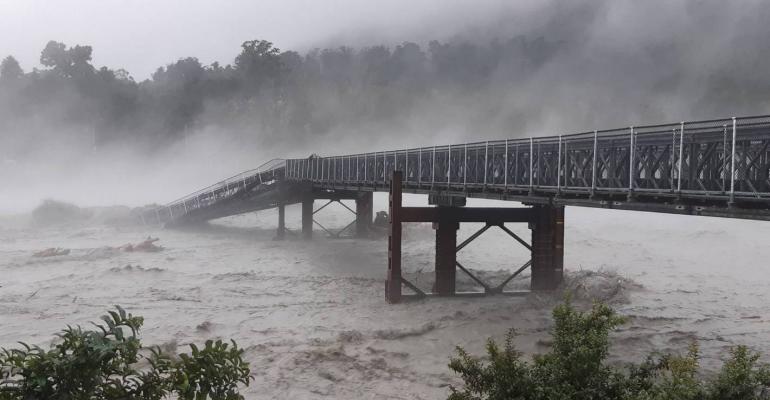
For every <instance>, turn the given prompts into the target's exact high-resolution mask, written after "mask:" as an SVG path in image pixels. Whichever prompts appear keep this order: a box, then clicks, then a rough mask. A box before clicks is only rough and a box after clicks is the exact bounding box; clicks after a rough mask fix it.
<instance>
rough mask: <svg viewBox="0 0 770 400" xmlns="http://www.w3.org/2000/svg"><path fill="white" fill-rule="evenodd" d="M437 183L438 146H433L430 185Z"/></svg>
mask: <svg viewBox="0 0 770 400" xmlns="http://www.w3.org/2000/svg"><path fill="white" fill-rule="evenodd" d="M435 183H436V146H433V161H432V162H431V178H430V187H433V185H434V184H435Z"/></svg>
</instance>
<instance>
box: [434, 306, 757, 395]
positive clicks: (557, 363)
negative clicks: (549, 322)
mask: <svg viewBox="0 0 770 400" xmlns="http://www.w3.org/2000/svg"><path fill="white" fill-rule="evenodd" d="M553 318H554V327H553V328H552V330H551V334H552V336H553V345H552V348H551V350H550V351H549V352H547V353H545V354H540V355H535V356H534V357H533V359H532V361H527V360H525V359H523V358H522V354H521V353H520V352H518V351H517V350H516V349H515V347H514V346H513V339H514V337H515V332H514V331H511V332H510V333H509V335H508V336H507V337H506V340H505V345H504V347H503V348H502V349H501V348H500V347H499V346H498V344H497V343H496V342H494V341H493V340H491V339H490V340H489V341H488V342H487V346H486V352H487V357H486V359H484V360H482V359H480V358H477V357H474V356H471V355H469V354H468V353H467V352H466V351H465V350H464V349H462V348H460V347H458V348H457V356H456V357H454V358H452V359H451V360H450V363H449V368H450V369H452V370H453V371H454V372H456V373H457V374H459V376H460V377H461V379H462V380H463V383H464V385H463V388H462V389H461V390H458V389H457V388H454V387H452V388H451V391H452V393H451V394H450V396H449V399H450V400H503V399H505V400H517V399H521V400H525V399H526V400H564V399H572V400H589V399H610V400H612V399H617V400H696V399H697V400H701V399H703V400H738V399H741V400H759V399H770V393H768V390H767V388H768V386H769V385H770V368H768V366H766V365H762V364H759V363H758V360H759V355H758V354H755V353H751V352H750V351H749V350H748V348H746V347H745V346H737V347H735V348H733V349H732V350H731V352H730V358H729V359H728V360H727V361H726V362H725V363H724V365H723V367H722V369H721V370H720V371H719V373H718V374H716V375H715V376H714V377H712V378H710V379H704V378H703V377H702V374H701V373H700V372H699V365H698V347H697V345H696V344H692V345H691V346H690V348H689V350H688V352H687V353H686V354H685V355H673V354H666V355H662V356H653V355H651V356H648V357H647V359H646V360H645V361H644V362H642V363H640V364H629V365H628V366H626V367H617V366H612V365H610V364H608V363H607V360H606V359H607V355H608V354H609V334H610V332H612V331H613V330H614V329H615V328H617V327H618V326H619V325H621V324H622V323H623V322H624V319H623V318H622V317H619V316H618V315H617V314H616V313H615V311H613V310H612V309H611V308H609V307H608V306H606V305H603V304H599V303H597V304H594V306H593V307H592V308H591V310H590V311H588V312H580V311H578V310H576V309H575V308H574V307H573V306H572V305H571V304H570V302H569V301H566V302H565V303H563V304H561V305H559V306H557V307H556V308H555V309H554V311H553Z"/></svg>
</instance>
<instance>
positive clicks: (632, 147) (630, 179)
mask: <svg viewBox="0 0 770 400" xmlns="http://www.w3.org/2000/svg"><path fill="white" fill-rule="evenodd" d="M635 147H636V145H635V143H634V127H633V126H632V127H631V143H630V146H629V148H628V195H629V196H631V194H632V192H633V191H634V164H635V161H636V160H635V159H634V158H635V157H636V149H635Z"/></svg>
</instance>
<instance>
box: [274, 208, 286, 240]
mask: <svg viewBox="0 0 770 400" xmlns="http://www.w3.org/2000/svg"><path fill="white" fill-rule="evenodd" d="M285 238H286V205H285V204H283V203H280V204H278V229H276V232H275V239H276V240H283V239H285Z"/></svg>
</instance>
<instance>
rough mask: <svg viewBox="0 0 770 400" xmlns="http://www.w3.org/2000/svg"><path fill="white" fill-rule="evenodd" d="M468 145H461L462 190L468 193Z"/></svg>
mask: <svg viewBox="0 0 770 400" xmlns="http://www.w3.org/2000/svg"><path fill="white" fill-rule="evenodd" d="M467 185H468V144H467V143H466V144H465V145H463V190H465V191H468V189H467V188H466V186H467Z"/></svg>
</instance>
